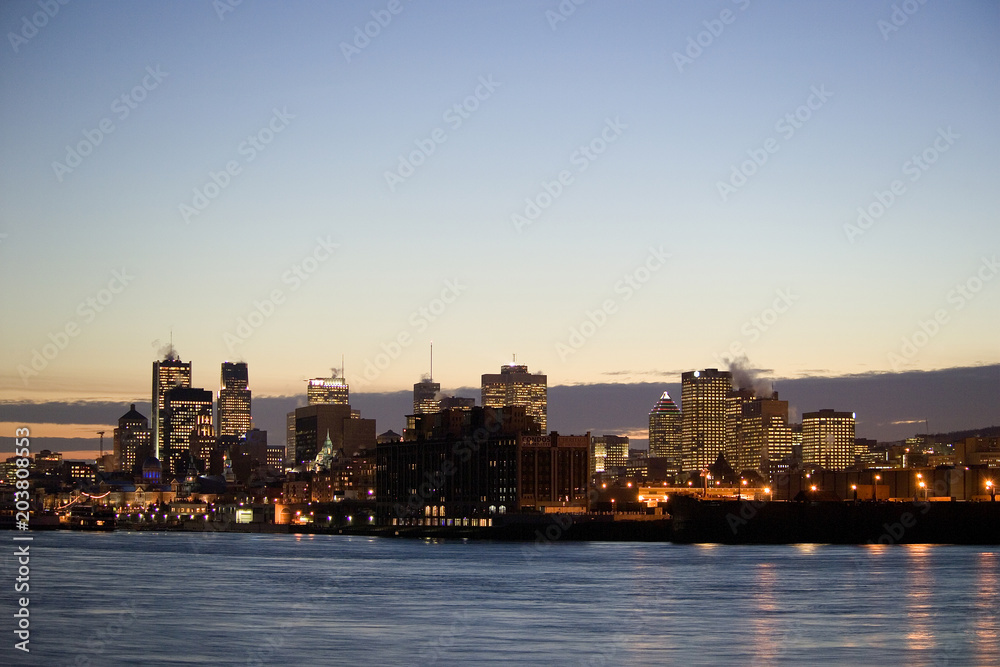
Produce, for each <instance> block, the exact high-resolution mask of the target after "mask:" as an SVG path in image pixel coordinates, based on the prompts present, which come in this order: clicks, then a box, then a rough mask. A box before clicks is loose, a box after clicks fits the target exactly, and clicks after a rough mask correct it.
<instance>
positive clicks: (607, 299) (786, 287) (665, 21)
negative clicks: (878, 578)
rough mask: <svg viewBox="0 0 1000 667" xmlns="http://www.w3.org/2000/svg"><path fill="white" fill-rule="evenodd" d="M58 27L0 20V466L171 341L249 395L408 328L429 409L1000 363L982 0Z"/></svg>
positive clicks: (201, 371) (362, 363) (499, 9)
mask: <svg viewBox="0 0 1000 667" xmlns="http://www.w3.org/2000/svg"><path fill="white" fill-rule="evenodd" d="M41 4H42V5H44V4H45V3H44V2H42V3H41ZM51 4H52V6H53V7H57V8H58V11H56V12H55V14H54V15H53V16H46V15H44V10H43V9H42V8H41V6H40V4H39V3H37V2H26V1H16V2H13V1H12V2H4V3H2V5H0V28H2V29H3V33H4V35H5V39H4V42H5V43H4V44H3V45H2V46H0V54H2V55H0V90H2V95H0V153H2V155H3V156H4V159H3V160H2V163H0V276H2V285H3V290H2V306H0V307H2V313H3V317H2V318H0V339H2V341H3V344H2V346H0V401H2V404H0V407H5V408H6V410H5V411H6V412H7V416H6V417H5V416H0V428H2V429H3V433H2V434H3V437H4V438H5V444H6V442H7V441H9V438H8V436H11V435H13V429H14V428H15V426H20V425H22V424H21V423H19V422H17V421H16V420H17V418H18V417H16V416H11V414H12V413H11V412H10V411H11V410H13V409H14V408H16V407H17V406H23V404H25V403H29V402H40V403H52V404H53V405H56V403H57V402H72V401H103V402H111V403H115V404H120V405H121V406H122V408H123V409H117V408H116V409H115V410H113V411H109V412H108V414H107V415H106V416H105V420H104V421H101V420H100V419H99V418H98V417H96V416H95V417H93V423H90V422H87V423H84V424H80V423H67V421H66V419H63V418H59V417H57V416H55V409H53V410H50V411H49V413H48V414H49V415H50V417H51V423H49V422H45V421H41V422H37V423H33V424H31V426H33V427H34V428H35V429H36V433H37V434H38V435H43V436H46V435H47V436H53V437H56V436H58V437H83V434H84V433H87V434H88V437H91V438H92V437H93V436H92V434H91V432H92V431H93V430H94V429H96V428H100V427H101V425H108V424H112V423H113V422H114V421H115V420H116V419H117V418H118V417H119V416H120V414H121V413H123V412H124V411H125V410H127V404H128V403H129V402H138V401H145V402H148V401H149V398H150V383H151V380H150V371H151V363H152V361H154V360H155V359H157V358H158V354H159V351H160V349H161V348H162V347H163V346H164V345H166V344H167V343H168V342H169V340H170V337H171V335H172V336H173V343H174V345H175V346H176V349H177V351H178V353H179V354H180V357H181V358H182V359H183V360H184V361H192V362H193V363H194V384H195V386H201V387H205V388H208V389H212V390H213V391H215V390H217V389H218V383H219V364H220V363H221V362H222V361H225V360H230V361H235V360H241V361H246V362H247V363H248V365H249V371H250V379H251V385H250V386H251V389H252V390H253V392H254V398H255V401H256V400H257V399H258V398H263V397H283V396H296V395H301V394H303V393H304V384H303V382H302V381H303V380H304V379H306V378H310V377H320V376H326V375H329V374H330V369H331V367H339V366H340V364H341V356H342V355H343V356H344V358H345V360H346V377H347V380H348V382H349V383H350V384H351V391H352V394H364V393H372V394H374V393H386V392H397V391H400V390H408V389H409V388H410V387H411V386H412V384H413V383H414V382H416V381H418V380H419V379H420V377H421V375H422V374H424V373H426V372H427V370H428V348H429V345H430V342H431V341H432V340H433V343H434V351H435V353H434V379H435V380H436V381H439V382H441V383H442V385H443V387H444V388H446V389H447V388H457V387H468V386H473V387H475V386H478V384H479V376H480V374H482V373H486V372H497V369H498V368H499V366H500V364H502V363H506V362H509V361H510V360H511V358H512V354H515V353H516V354H517V360H518V362H519V363H525V364H527V365H528V366H529V368H530V369H531V370H532V371H541V372H544V373H546V374H547V375H548V382H549V386H550V387H555V386H560V385H582V384H592V383H593V384H598V383H623V384H634V383H658V382H663V383H669V384H676V383H679V381H680V373H681V372H682V371H685V370H692V369H698V368H706V367H719V368H725V367H726V365H727V359H731V358H734V357H742V356H744V355H745V356H746V358H747V363H748V364H749V365H751V366H752V367H755V368H758V369H762V374H763V375H766V376H767V377H770V378H784V379H789V380H791V379H803V378H808V377H817V376H819V377H840V376H853V375H862V374H872V373H882V372H900V371H931V370H935V371H945V370H948V369H955V368H965V367H975V366H993V365H995V364H998V363H1000V336H998V328H1000V316H998V314H1000V278H998V277H997V274H998V273H1000V263H998V260H1000V226H998V224H997V211H998V210H1000V190H998V187H997V184H998V182H1000V178H998V177H1000V164H998V161H997V156H998V155H1000V132H998V131H997V118H998V117H1000V5H998V4H997V3H995V2H986V1H983V2H952V3H933V2H932V3H926V4H920V3H918V2H915V1H914V2H902V3H899V2H896V3H894V2H891V1H888V0H886V1H879V2H838V3H814V2H809V3H791V2H783V3H765V2H758V1H757V0H738V1H736V2H729V1H726V2H705V3H659V2H614V3H612V2H596V1H594V0H590V1H588V2H586V3H584V4H582V5H580V6H577V5H575V4H573V3H572V2H571V1H570V0H564V1H563V2H562V3H560V2H558V1H557V0H548V1H543V2H499V1H498V2H447V3H446V2H434V3H430V2H428V3H420V2H409V1H401V2H396V0H379V1H376V2H351V3H344V2H338V3H333V2H296V3H279V2H257V1H254V0H243V2H242V3H240V4H237V5H236V6H235V7H233V6H230V4H229V2H228V0H218V2H215V3H213V2H210V1H209V0H204V1H202V2H188V3H170V4H168V3H126V2H101V3H84V2H70V3H68V4H66V5H60V4H58V3H57V2H55V0H52V2H51ZM902 6H905V7H906V9H907V10H909V11H910V12H911V13H906V12H905V11H903V9H900V7H902ZM560 7H562V10H560ZM567 8H575V9H573V11H572V13H570V12H569V11H567ZM50 11H54V10H50ZM560 11H562V12H564V13H565V14H567V15H564V14H561V13H560ZM394 12H395V13H394ZM33 21H34V24H33V23H32V22H33ZM379 21H381V23H379ZM383 24H384V25H383ZM37 25H40V26H41V27H36V26H37ZM366 30H367V31H368V33H369V34H368V35H366V34H365V31H366ZM370 35H373V36H370ZM171 332H172V333H171ZM380 355H383V356H380ZM993 377H994V378H997V382H996V384H994V385H993V387H992V391H993V392H994V394H993V396H994V400H993V403H992V404H993V405H995V406H996V407H997V410H996V412H995V413H994V415H997V414H1000V400H998V399H997V398H996V397H998V396H1000V373H997V372H994V373H993ZM988 391H989V389H987V392H988ZM550 392H551V390H550ZM657 395H658V393H657V392H655V391H653V388H652V387H651V392H650V395H649V397H648V400H646V401H645V404H643V405H642V406H641V408H640V410H639V413H640V414H645V412H648V410H649V408H650V407H652V404H653V403H654V402H655V400H656V398H657ZM475 396H476V398H477V399H478V393H476V394H475ZM784 397H785V396H783V398H784ZM678 398H679V396H678ZM980 398H981V397H980ZM961 402H962V401H959V403H961ZM977 405H979V406H980V407H979V409H980V412H979V413H976V418H975V420H974V421H976V423H966V424H965V426H966V427H968V428H973V427H977V426H985V425H988V424H986V423H980V422H982V421H984V418H983V417H982V414H984V413H982V406H983V405H984V404H983V403H982V402H981V401H980V402H979V403H977ZM985 405H986V413H985V414H988V413H989V412H990V410H989V405H990V403H989V400H988V399H987V401H986V402H985ZM803 407H804V408H805V409H807V410H811V409H819V408H821V407H832V408H837V409H850V410H857V411H858V412H859V413H863V412H864V410H865V409H866V407H867V408H868V409H870V410H876V409H878V406H864V405H806V406H803ZM915 411H917V410H915ZM39 414H44V411H43V412H42V413H39ZM551 415H552V411H551V409H550V421H552V420H553V419H555V420H557V421H558V419H559V418H558V417H553V416H551ZM255 416H256V415H255ZM373 416H377V417H378V418H379V420H380V421H379V423H378V430H379V431H382V430H386V429H388V428H394V429H396V430H399V428H400V424H401V421H402V415H393V416H392V421H390V422H385V421H384V420H383V419H382V416H381V415H373ZM43 419H44V417H43ZM970 419H972V417H970ZM985 421H988V419H985ZM562 423H565V424H570V425H571V426H574V427H576V428H580V429H582V428H589V427H590V424H583V423H582V422H581V423H580V424H577V422H573V421H572V420H566V419H564V421H563V422H562ZM994 423H1000V420H995V422H994ZM641 425H642V424H641V420H640V424H639V426H641ZM265 426H266V427H270V428H271V429H272V430H277V429H280V426H281V425H280V423H278V424H270V423H269V424H266V425H265ZM607 426H608V427H611V426H612V424H608V425H607ZM625 426H627V425H624V426H623V428H624V427H625ZM933 426H934V425H933V424H931V427H932V429H933ZM859 435H865V433H864V432H863V429H862V428H860V426H859ZM108 437H110V434H109V436H108ZM271 440H272V441H273V442H279V443H280V442H283V440H284V434H283V432H281V431H280V430H277V432H276V433H274V434H273V435H272V436H271ZM106 442H107V441H106Z"/></svg>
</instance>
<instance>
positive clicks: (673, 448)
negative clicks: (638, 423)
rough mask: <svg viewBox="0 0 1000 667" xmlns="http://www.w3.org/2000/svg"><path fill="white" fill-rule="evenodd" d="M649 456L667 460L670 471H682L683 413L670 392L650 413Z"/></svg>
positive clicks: (662, 397) (665, 393)
mask: <svg viewBox="0 0 1000 667" xmlns="http://www.w3.org/2000/svg"><path fill="white" fill-rule="evenodd" d="M649 456H650V457H655V458H663V459H667V460H668V463H667V468H668V469H670V470H680V467H681V411H680V408H678V407H677V404H676V403H674V401H673V399H672V398H670V394H669V393H668V392H663V395H662V396H660V400H658V401H657V402H656V405H654V406H653V409H652V410H650V411H649Z"/></svg>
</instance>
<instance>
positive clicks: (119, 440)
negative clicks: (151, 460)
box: [114, 403, 153, 475]
mask: <svg viewBox="0 0 1000 667" xmlns="http://www.w3.org/2000/svg"><path fill="white" fill-rule="evenodd" d="M114 438H115V439H114V442H115V462H116V466H117V468H118V470H124V471H125V472H127V473H130V474H133V475H141V474H142V464H143V463H145V462H146V459H147V458H148V457H149V456H150V455H151V454H152V453H153V443H152V439H151V434H150V431H149V420H148V419H146V417H145V416H144V415H142V414H141V413H140V412H139V411H138V410H136V409H135V403H133V404H132V406H131V408H130V409H129V411H128V412H126V413H125V414H124V415H122V416H121V417H119V418H118V428H116V429H115V436H114Z"/></svg>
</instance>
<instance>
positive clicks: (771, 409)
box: [731, 392, 792, 480]
mask: <svg viewBox="0 0 1000 667" xmlns="http://www.w3.org/2000/svg"><path fill="white" fill-rule="evenodd" d="M737 437H738V439H739V444H738V447H737V452H738V456H737V459H736V461H735V462H733V463H731V465H732V466H733V469H734V470H735V471H736V472H738V473H742V472H743V471H745V470H756V471H757V472H758V473H760V475H761V476H762V477H764V479H767V480H771V479H773V477H774V475H775V474H776V473H779V472H784V471H785V470H786V469H787V467H788V460H789V459H790V458H791V456H792V429H791V427H789V425H788V401H779V400H778V394H777V392H775V393H774V394H773V395H772V396H771V398H760V397H758V398H754V399H753V400H751V401H748V402H745V403H743V406H742V419H741V422H740V428H739V432H738V434H737Z"/></svg>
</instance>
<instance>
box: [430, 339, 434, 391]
mask: <svg viewBox="0 0 1000 667" xmlns="http://www.w3.org/2000/svg"><path fill="white" fill-rule="evenodd" d="M431 382H434V341H431Z"/></svg>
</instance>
